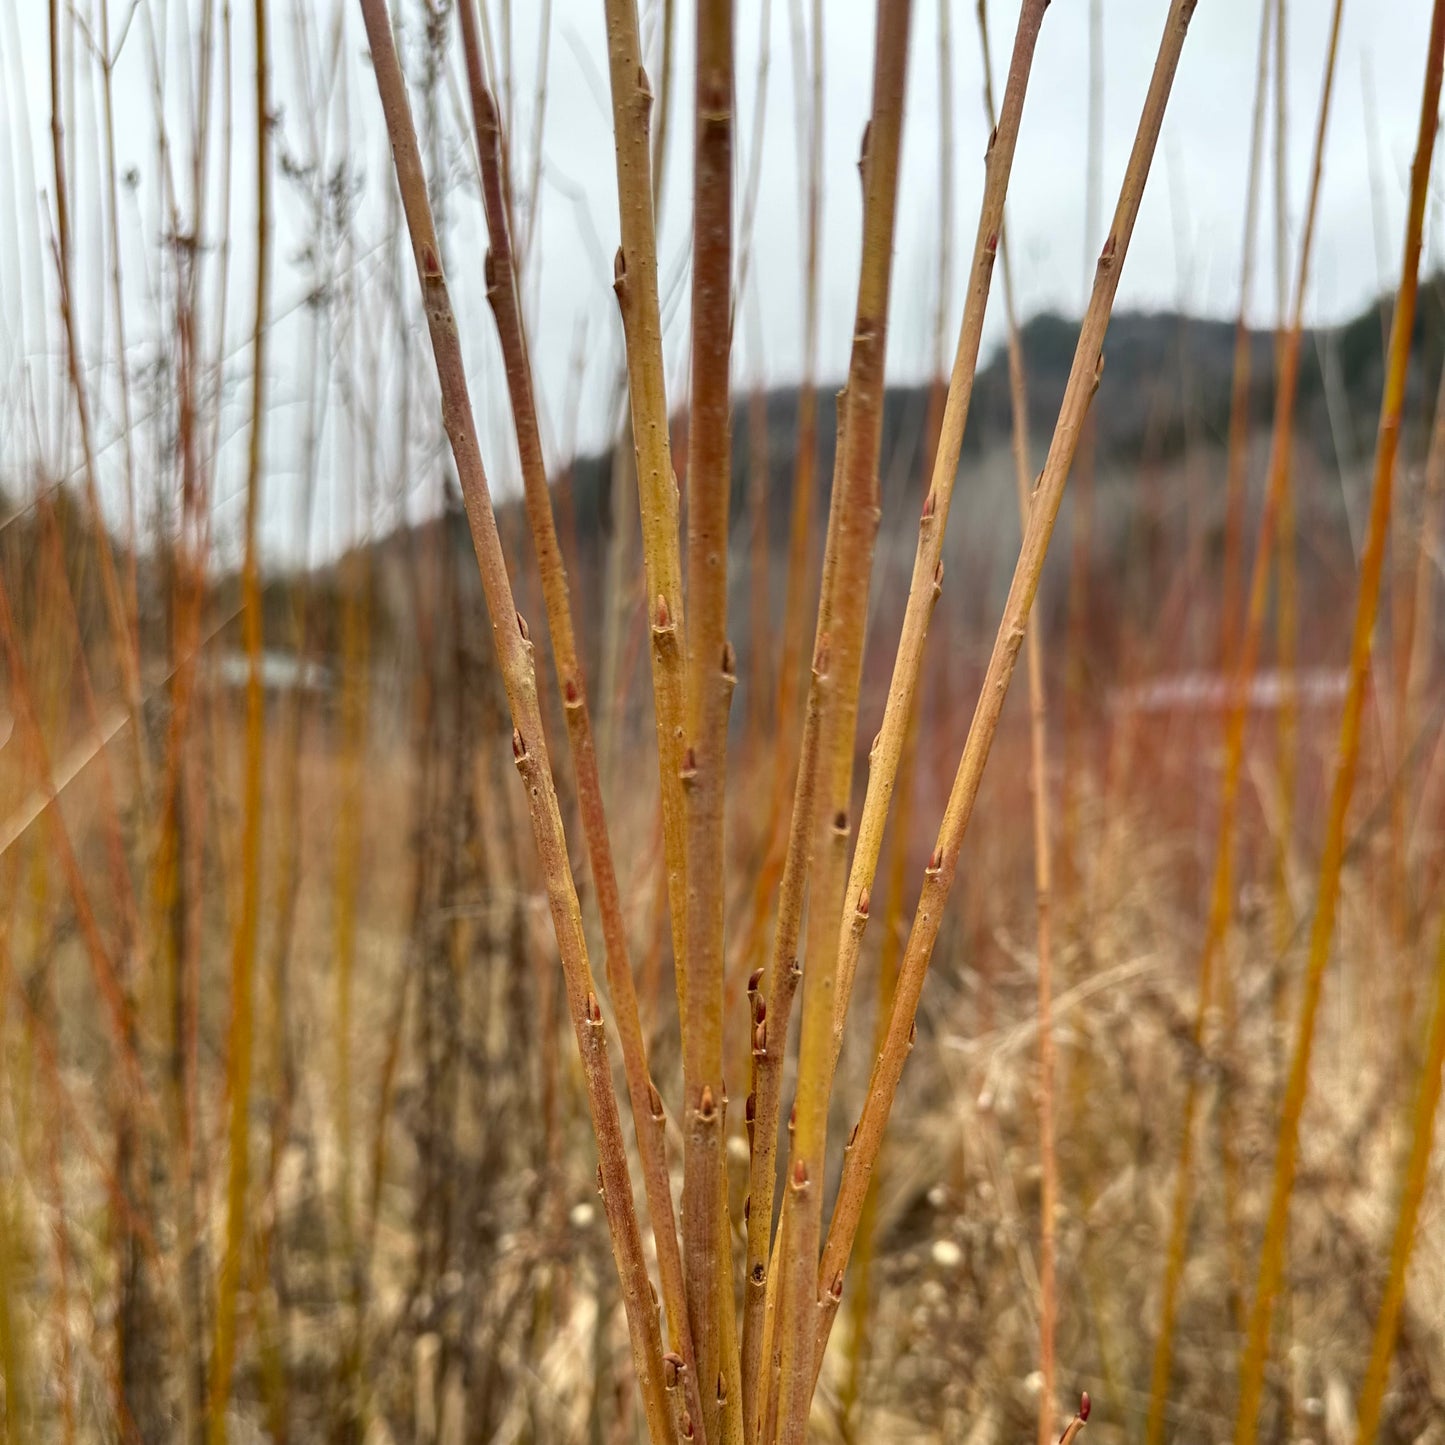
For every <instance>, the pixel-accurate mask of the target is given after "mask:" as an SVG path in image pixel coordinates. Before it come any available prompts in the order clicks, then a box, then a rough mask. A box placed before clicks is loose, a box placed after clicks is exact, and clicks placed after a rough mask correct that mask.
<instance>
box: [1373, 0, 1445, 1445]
mask: <svg viewBox="0 0 1445 1445" xmlns="http://www.w3.org/2000/svg"><path fill="white" fill-rule="evenodd" d="M1435 8H1436V11H1437V13H1438V11H1439V9H1440V6H1439V5H1438V4H1437V5H1436V7H1435ZM1442 1070H1445V922H1442V923H1441V926H1440V941H1439V944H1438V945H1437V951H1436V964H1435V1006H1434V1008H1433V1009H1432V1010H1431V1014H1430V1036H1429V1041H1428V1043H1427V1044H1426V1047H1425V1060H1424V1063H1423V1065H1422V1066H1421V1069H1420V1088H1419V1092H1418V1093H1417V1094H1416V1096H1415V1117H1414V1128H1413V1131H1412V1133H1411V1136H1410V1158H1409V1161H1408V1163H1407V1164H1406V1165H1405V1177H1404V1181H1403V1184H1402V1187H1401V1189H1400V1212H1399V1214H1398V1215H1397V1216H1396V1219H1395V1238H1394V1243H1393V1244H1392V1245H1391V1247H1390V1269H1389V1273H1388V1275H1387V1276H1386V1278H1385V1295H1384V1298H1383V1299H1382V1300H1381V1301H1380V1313H1379V1315H1378V1316H1377V1317H1376V1319H1375V1339H1374V1343H1373V1344H1372V1345H1371V1347H1370V1363H1369V1366H1368V1367H1367V1368H1366V1370H1365V1382H1364V1384H1363V1385H1362V1386H1361V1388H1360V1408H1359V1417H1358V1419H1359V1426H1358V1431H1357V1433H1356V1437H1355V1438H1356V1440H1357V1441H1358V1442H1359V1445H1370V1442H1372V1441H1373V1440H1374V1438H1375V1435H1376V1433H1377V1431H1378V1430H1379V1427H1380V1409H1381V1406H1382V1405H1383V1403H1384V1398H1385V1386H1386V1385H1387V1384H1388V1383H1389V1379H1390V1363H1391V1361H1392V1360H1393V1359H1394V1356H1395V1335H1396V1331H1397V1330H1398V1328H1399V1324H1400V1311H1401V1309H1402V1308H1403V1307H1404V1304H1405V1276H1406V1272H1407V1271H1408V1269H1409V1267H1410V1255H1411V1253H1412V1251H1413V1250H1414V1247H1415V1226H1416V1224H1417V1223H1418V1222H1419V1218H1420V1205H1421V1203H1422V1202H1423V1200H1424V1198H1425V1186H1426V1184H1427V1183H1428V1182H1429V1178H1430V1155H1431V1152H1432V1150H1433V1148H1434V1142H1435V1116H1436V1114H1437V1112H1438V1111H1439V1108H1440V1085H1441V1077H1442Z"/></svg>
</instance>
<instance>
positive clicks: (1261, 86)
mask: <svg viewBox="0 0 1445 1445" xmlns="http://www.w3.org/2000/svg"><path fill="white" fill-rule="evenodd" d="M1274 15H1275V0H1263V3H1262V4H1261V5H1260V22H1259V24H1260V29H1259V55H1258V61H1257V68H1256V71H1255V92H1254V117H1253V120H1252V121H1251V124H1250V136H1249V182H1248V188H1247V192H1246V198H1245V220H1244V242H1243V246H1242V260H1241V263H1240V276H1239V313H1238V315H1237V316H1236V318H1235V324H1234V370H1233V376H1232V379H1231V383H1230V398H1229V441H1228V444H1227V451H1226V454H1225V476H1224V573H1223V577H1222V579H1221V582H1220V586H1221V587H1222V589H1223V593H1224V596H1223V605H1222V607H1221V611H1220V635H1219V666H1220V668H1221V669H1223V670H1224V671H1225V672H1226V673H1227V672H1228V671H1229V669H1230V668H1232V667H1233V665H1234V649H1235V646H1236V645H1237V642H1238V638H1237V633H1238V631H1239V609H1240V602H1241V593H1242V586H1241V581H1240V578H1241V573H1242V571H1243V567H1244V509H1245V497H1246V491H1247V488H1246V486H1245V472H1246V466H1247V462H1248V456H1249V435H1250V415H1249V412H1250V406H1249V399H1250V373H1251V366H1250V357H1251V351H1252V347H1253V333H1252V332H1251V331H1250V328H1249V300H1250V292H1251V290H1252V287H1253V280H1254V257H1255V232H1256V229H1257V226H1256V220H1257V217H1258V213H1259V193H1260V175H1261V171H1262V169H1263V166H1262V158H1263V151H1264V117H1265V111H1266V102H1267V100H1268V98H1269V55H1270V34H1271V29H1272V26H1271V22H1272V21H1273V19H1274ZM1219 995H1220V1007H1221V1014H1222V1016H1223V1022H1224V1036H1225V1038H1224V1049H1225V1051H1226V1054H1228V1053H1230V1052H1232V1050H1233V1046H1234V1029H1235V1004H1234V985H1233V981H1232V979H1231V978H1230V969H1229V958H1228V956H1227V955H1226V956H1224V957H1222V958H1221V960H1220V978H1219ZM1219 1114H1220V1119H1219V1153H1220V1175H1221V1183H1222V1185H1223V1194H1224V1227H1225V1237H1226V1246H1225V1247H1226V1251H1227V1255H1228V1260H1229V1293H1230V1304H1231V1307H1232V1309H1233V1312H1234V1315H1235V1321H1236V1324H1237V1325H1238V1326H1239V1327H1240V1328H1243V1325H1244V1259H1243V1252H1242V1249H1241V1244H1240V1231H1239V1227H1238V1217H1239V1158H1238V1154H1237V1152H1236V1148H1235V1120H1234V1110H1233V1100H1232V1099H1231V1097H1230V1090H1229V1087H1228V1085H1226V1086H1225V1088H1224V1090H1223V1093H1222V1095H1221V1098H1220V1107H1219Z"/></svg>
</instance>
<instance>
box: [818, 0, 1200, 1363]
mask: <svg viewBox="0 0 1445 1445" xmlns="http://www.w3.org/2000/svg"><path fill="white" fill-rule="evenodd" d="M1193 13H1194V0H1173V3H1172V4H1171V6H1170V9H1169V15H1168V18H1167V19H1166V21H1165V26H1164V36H1163V39H1162V40H1161V42H1160V47H1159V55H1158V58H1157V60H1156V61H1155V64H1154V73H1153V76H1152V77H1151V79H1150V83H1149V92H1148V95H1147V97H1146V99H1145V102H1144V108H1143V113H1142V114H1141V116H1140V119H1139V128H1138V131H1137V133H1136V135H1135V138H1134V146H1133V150H1132V152H1131V154H1130V157H1129V164H1128V168H1127V169H1126V171H1125V173H1124V181H1123V185H1122V187H1121V190H1120V195H1119V203H1118V206H1117V208H1116V209H1115V212H1114V221H1113V224H1112V226H1111V227H1110V230H1109V235H1108V238H1107V240H1106V241H1105V242H1104V247H1103V250H1102V252H1101V253H1100V256H1099V263H1098V266H1097V268H1096V271H1095V277H1094V290H1093V295H1092V296H1091V297H1090V300H1089V306H1088V309H1087V311H1086V312H1085V313H1084V320H1083V324H1082V327H1081V328H1080V333H1079V341H1078V345H1077V347H1076V349H1075V352H1074V360H1073V364H1072V366H1071V368H1070V371H1069V380H1068V384H1067V385H1066V387H1065V389H1064V399H1063V403H1062V405H1061V406H1060V409H1059V416H1058V420H1057V422H1056V424H1055V427H1054V435H1053V440H1052V442H1051V443H1050V446H1049V454H1048V458H1047V460H1046V461H1045V463H1044V469H1043V472H1042V474H1041V475H1040V477H1039V480H1038V483H1037V485H1036V486H1035V488H1034V492H1033V503H1032V505H1031V507H1030V508H1029V517H1028V525H1027V526H1026V527H1025V528H1024V536H1023V542H1022V545H1021V547H1020V549H1019V558H1018V562H1017V564H1016V566H1015V568H1014V575H1013V582H1012V584H1011V585H1010V587H1009V595H1008V600H1007V602H1006V603H1005V605H1004V612H1003V617H1002V619H1001V620H1000V622H999V630H998V634H997V636H996V637H995V639H994V645H993V651H992V653H991V654H990V657H989V662H988V667H987V669H986V670H985V673H984V678H983V686H982V688H981V689H980V692H979V698H978V703H977V705H976V707H975V709H974V714H973V721H972V723H971V724H970V727H969V732H968V738H967V741H966V742H965V743H964V747H963V755H962V757H961V758H960V759H959V765H958V772H957V774H956V775H955V778H954V782H953V789H952V791H951V793H950V795H949V799H948V806H947V808H946V809H945V812H944V817H943V824H942V827H941V828H940V830H939V834H938V841H937V844H936V845H935V847H934V851H933V854H932V856H931V857H930V858H929V861H928V866H927V868H926V869H925V871H924V881H923V892H922V895H921V897H920V899H919V903H918V910H917V912H916V914H915V915H914V920H913V928H912V930H911V932H910V934H909V937H908V946H907V948H906V950H905V952H904V956H903V966H902V969H901V970H900V973H899V978H898V992H897V996H896V997H895V999H894V1003H893V1016H892V1018H891V1019H890V1020H889V1025H888V1037H887V1040H886V1042H885V1044H884V1046H883V1049H882V1050H881V1052H880V1053H879V1056H878V1059H877V1062H876V1063H875V1064H874V1067H873V1075H872V1078H871V1079H870V1081H869V1087H868V1098H867V1101H866V1103H865V1104H864V1106H863V1115H862V1117H861V1119H860V1120H859V1121H858V1125H857V1128H856V1129H855V1130H854V1133H853V1137H852V1139H851V1140H850V1142H849V1147H848V1149H847V1152H846V1154H845V1156H844V1162H843V1177H842V1181H841V1183H840V1185H839V1190H838V1202H837V1204H836V1205H835V1207H834V1210H833V1220H832V1223H831V1225H830V1226H829V1229H828V1241H827V1244H826V1246H825V1248H824V1250H823V1259H822V1268H821V1270H820V1272H819V1282H820V1284H821V1285H822V1286H823V1288H824V1289H825V1290H826V1294H825V1295H824V1296H823V1303H822V1309H821V1310H820V1311H819V1318H818V1328H817V1340H816V1360H817V1362H818V1363H821V1359H822V1354H823V1350H824V1348H825V1347H826V1345H827V1339H828V1333H829V1331H830V1330H831V1328H832V1324H833V1319H834V1316H835V1315H836V1314H837V1310H838V1302H839V1300H840V1299H841V1297H842V1287H843V1271H844V1269H845V1268H846V1267H847V1263H848V1257H849V1255H850V1254H851V1252H852V1248H853V1239H854V1236H855V1234H856V1232H857V1228H858V1217H859V1213H860V1211H861V1209H862V1206H863V1200H864V1198H865V1196H866V1194H867V1190H868V1181H869V1178H870V1176H871V1174H872V1171H873V1166H874V1163H875V1162H876V1160H877V1158H878V1150H879V1146H880V1144H881V1143H882V1138H883V1131H884V1129H885V1127H886V1126H887V1123H888V1115H889V1111H890V1110H891V1109H892V1107H893V1100H894V1098H895V1096H896V1095H897V1091H898V1082H899V1080H900V1078H901V1077H902V1075H903V1065H904V1063H905V1061H906V1059H907V1057H908V1053H909V1051H910V1049H911V1048H912V1044H913V1037H914V1030H915V1020H916V1017H917V1013H918V1002H919V999H920V997H921V995H922V992H923V980H924V977H925V975H926V974H927V971H928V963H929V960H930V958H931V957H932V953H933V945H934V943H935V941H936V940H937V938H938V930H939V925H940V923H941V921H942V912H943V907H944V905H945V903H946V902H947V899H948V894H949V891H950V890H951V888H952V886H953V880H954V877H955V875H956V873H957V870H958V855H959V851H960V849H961V848H962V846H963V840H964V836H965V834H966V832H967V830H968V823H969V819H970V818H971V817H972V814H973V805H974V802H975V800H976V799H977V797H978V788H979V784H980V782H981V781H982V778H983V769H984V765H985V764H986V763H987V761H988V754H989V750H990V748H991V747H992V744H993V739H994V735H995V733H996V732H997V730H998V721H999V716H1000V714H1001V713H1002V711H1003V704H1004V700H1005V698H1006V697H1007V695H1008V687H1009V683H1010V681H1011V680H1012V678H1013V672H1014V667H1015V665H1016V664H1017V662H1018V655H1019V652H1020V650H1021V648H1022V646H1023V640H1024V631H1025V628H1026V627H1027V625H1028V619H1029V612H1030V610H1031V609H1032V607H1033V601H1034V595H1035V593H1036V592H1037V590H1038V584H1039V576H1040V574H1041V572H1042V570H1043V564H1044V558H1045V556H1046V555H1047V552H1048V546H1049V540H1050V538H1051V537H1052V535H1053V528H1054V522H1055V520H1056V519H1057V517H1058V512H1059V504H1060V502H1061V501H1062V500H1063V492H1064V484H1065V483H1066V482H1067V480H1068V475H1069V468H1070V466H1071V465H1072V463H1073V459H1074V452H1075V449H1076V448H1077V446H1078V440H1079V431H1080V428H1081V427H1082V425H1083V421H1084V417H1085V416H1086V415H1087V413H1088V410H1089V405H1090V402H1091V401H1092V400H1093V396H1094V392H1095V390H1096V389H1097V387H1098V383H1099V375H1100V369H1101V367H1102V366H1103V351H1102V347H1103V342H1104V335H1105V332H1106V331H1107V330H1108V324H1109V314H1110V311H1111V309H1112V307H1113V303H1114V295H1115V293H1116V292H1117V290H1118V286H1119V276H1120V272H1121V270H1122V268H1123V264H1124V260H1125V257H1126V256H1127V255H1128V250H1129V240H1130V237H1131V236H1132V235H1133V231H1134V222H1135V220H1136V219H1137V217H1138V214H1139V203H1140V200H1141V199H1142V197H1143V193H1144V185H1145V182H1146V180H1147V179H1148V175H1149V167H1150V163H1151V162H1152V160H1153V157H1154V150H1155V147H1156V145H1157V144H1158V140H1159V131H1160V128H1161V126H1162V125H1163V122H1164V110H1165V106H1166V105H1167V103H1168V99H1169V91H1170V88H1171V86H1172V85H1173V81H1174V73H1175V70H1176V69H1177V67H1178V64H1179V56H1180V53H1181V52H1182V50H1183V48H1184V39H1185V36H1186V34H1187V33H1188V29H1189V20H1190V17H1191V16H1192V15H1193Z"/></svg>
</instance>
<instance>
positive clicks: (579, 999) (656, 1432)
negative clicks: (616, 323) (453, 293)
mask: <svg viewBox="0 0 1445 1445" xmlns="http://www.w3.org/2000/svg"><path fill="white" fill-rule="evenodd" d="M360 3H361V12H362V18H363V20H364V21H365V24H366V35H367V40H368V42H369V44H370V47H371V59H372V67H373V70H374V72H375V74H376V84H377V91H378V94H379V96H380V98H381V104H382V109H383V111H384V112H385V115H386V126H387V131H388V133H389V135H390V137H391V148H392V160H393V162H394V165H395V169H396V179H397V188H398V190H399V191H400V193H401V200H402V207H403V209H404V211H405V213H406V221H407V229H408V232H409V233H410V236H411V243H412V251H413V254H414V258H415V261H416V267H417V281H418V284H419V286H420V288H421V294H422V300H423V303H424V306H425V312H426V318H427V327H428V330H429V332H430V335H431V342H432V353H433V358H434V360H435V363H436V373H437V382H438V386H439V388H440V391H441V407H442V424H443V426H444V427H445V429H446V432H447V437H448V440H449V441H450V443H451V449H452V456H453V458H454V460H455V462H456V467H457V477H458V480H459V482H460V485H461V491H462V500H463V503H464V505H465V507H466V512H467V521H468V524H469V526H470V529H471V534H472V544H473V546H474V547H475V549H476V554H477V568H478V572H479V573H480V576H481V582H482V591H483V594H484V596H485V599H486V604H487V614H488V616H489V618H490V619H491V624H492V638H493V641H494V643H495V645H496V648H497V655H498V661H499V664H500V668H501V673H502V681H503V685H504V687H505V689H506V693H507V702H508V705H509V707H510V710H511V715H512V723H513V732H512V752H513V756H514V758H515V759H516V763H517V768H518V771H519V772H520V773H521V776H522V780H523V784H524V786H525V790H526V798H527V809H528V814H529V817H530V821H531V825H532V836H533V841H534V843H535V845H536V848H537V854H538V859H539V862H540V864H541V869H542V875H543V878H544V879H545V882H546V888H547V902H548V906H549V909H550V911H551V915H552V927H553V930H554V932H555V934H556V938H557V947H558V952H559V953H560V955H561V960H562V972H563V976H564V979H565V981H566V987H567V1002H568V1010H569V1012H570V1014H571V1017H572V1025H573V1029H574V1031H575V1033H576V1037H577V1047H578V1052H579V1053H580V1055H581V1058H582V1068H583V1077H584V1082H585V1085H586V1089H587V1102H588V1107H589V1109H590V1111H591V1114H592V1126H593V1130H594V1132H595V1134H596V1137H597V1143H598V1153H599V1155H600V1158H601V1163H600V1166H599V1169H598V1179H599V1183H600V1185H601V1189H602V1199H603V1205H604V1208H605V1210H606V1214H607V1222H608V1226H609V1229H610V1233H611V1237H612V1250H613V1256H614V1258H615V1260H616V1263H617V1272H618V1275H619V1277H620V1279H621V1283H622V1297H623V1302H624V1306H625V1308H626V1313H627V1324H628V1330H629V1333H630V1335H631V1340H632V1354H633V1362H634V1365H635V1368H636V1370H637V1377H638V1383H639V1385H640V1387H641V1391H642V1398H643V1408H644V1413H645V1417H646V1420H647V1429H648V1434H649V1437H650V1438H651V1440H652V1441H653V1445H661V1442H664V1441H670V1440H671V1439H672V1438H673V1427H672V1422H671V1418H670V1415H669V1411H668V1406H667V1401H666V1398H665V1394H664V1389H663V1380H662V1373H663V1366H662V1337H661V1332H660V1329H659V1325H658V1319H657V1312H656V1310H655V1309H654V1307H653V1303H652V1298H651V1295H652V1290H651V1284H650V1281H649V1280H648V1277H647V1264H646V1260H645V1259H644V1257H643V1252H642V1236H641V1232H640V1230H639V1228H638V1222H637V1211H636V1206H635V1204H634V1202H633V1197H632V1181H631V1179H630V1178H629V1175H628V1167H627V1153H626V1146H625V1144H624V1143H623V1139H622V1125H621V1121H620V1119H619V1116H618V1111H617V1097H616V1095H615V1093H614V1092H613V1088H612V1075H611V1070H610V1068H609V1066H608V1063H607V1036H606V1032H605V1029H604V1027H603V1022H602V1010H601V1007H600V1006H599V1004H598V1002H597V995H596V992H595V991H594V988H593V981H592V969H591V964H590V962H589V960H588V956H587V942H586V938H585V936H584V934H583V929H582V911H581V908H580V906H579V904H578V901H577V888H576V884H575V883H574V881H573V878H572V867H571V863H570V861H569V859H568V855H567V840H566V837H565V835H564V833H563V828H562V815H561V812H560V809H559V807H558V804H557V791H556V787H555V785H554V783H553V778H552V769H551V763H550V760H549V758H548V755H547V743H546V738H545V737H544V736H543V731H542V716H541V709H540V707H539V705H538V700H537V679H536V672H535V669H534V667H533V663H532V648H531V643H530V641H529V640H528V638H527V635H526V631H525V625H524V624H522V623H521V620H520V618H519V617H518V615H517V611H516V606H515V603H514V601H513V598H512V586H511V582H510V580H509V579H508V576H507V565H506V560H505V558H504V557H503V555H502V543H501V538H500V536H499V535H498V533H497V520H496V515H495V513H494V512H493V510H492V499H491V492H490V489H489V487H488V484H487V475H486V470H485V468H484V467H483V465H482V454H481V448H480V445H479V444H478V440H477V429H476V421H475V419H474V416H473V413H472V404H471V396H470V394H469V392H468V388H467V380H466V372H465V370H464V368H463V364H462V352H461V342H460V338H459V335H458V332H457V324H456V316H455V314H454V312H453V311H452V305H451V298H450V295H449V293H448V290H447V284H446V277H445V275H444V273H443V271H442V262H441V247H440V244H439V242H438V240H437V235H436V227H435V223H434V222H433V220H432V210H431V203H430V200H429V199H428V196H427V189H426V175H425V172H424V171H423V169H422V161H421V152H420V149H419V147H418V145H417V138H416V128H415V126H414V124H413V122H412V117H411V106H410V104H409V102H408V100H407V94H406V82H405V79H404V78H403V76H402V71H401V63H400V61H399V60H398V58H397V53H396V44H395V41H394V40H393V38H392V33H391V24H390V21H389V19H388V16H387V11H386V4H385V0H360Z"/></svg>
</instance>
